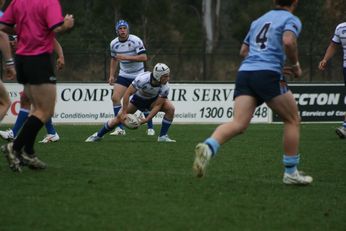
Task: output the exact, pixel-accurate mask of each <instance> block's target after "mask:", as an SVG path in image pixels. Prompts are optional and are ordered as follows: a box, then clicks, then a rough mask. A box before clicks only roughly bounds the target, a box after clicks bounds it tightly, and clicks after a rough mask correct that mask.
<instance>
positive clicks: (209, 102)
mask: <svg viewBox="0 0 346 231" xmlns="http://www.w3.org/2000/svg"><path fill="white" fill-rule="evenodd" d="M5 85H6V88H7V90H8V92H9V95H10V98H11V101H12V105H11V108H10V110H9V111H8V113H7V116H6V117H5V118H4V120H3V121H2V122H3V123H7V124H12V123H14V122H15V119H16V116H17V115H18V112H19V109H20V101H19V100H20V92H21V91H22V85H19V84H16V83H6V84H5ZM170 87H171V91H170V94H169V99H170V100H172V102H173V104H174V106H175V108H176V111H175V118H174V123H206V124H207V123H209V124H210V123H223V122H226V121H228V120H230V119H232V117H233V113H234V112H233V110H234V107H233V93H234V84H231V83H230V84H219V83H216V84H213V83H208V84H205V83H204V84H180V83H179V84H171V85H170ZM291 89H292V91H293V92H294V96H295V98H296V100H297V103H298V105H299V109H300V115H301V117H302V121H340V120H342V116H343V113H344V111H345V103H346V96H345V88H344V86H342V85H341V84H339V85H338V84H334V85H310V84H309V85H301V84H300V85H292V86H291ZM112 91H113V88H112V86H109V85H107V84H105V83H97V84H95V83H59V84H57V103H56V110H55V114H54V116H53V121H54V123H63V124H69V123H76V124H77V123H78V124H79V123H84V124H88V123H91V124H97V123H104V122H105V121H107V120H108V119H110V118H112V117H113V116H114V115H113V110H112V101H111V95H112ZM162 117H163V113H159V114H157V115H156V116H155V118H154V123H161V120H162ZM273 121H274V122H276V121H280V120H279V118H278V117H277V115H275V114H274V115H273V113H272V111H271V110H270V109H269V108H268V107H267V105H266V104H263V105H261V106H260V107H258V108H257V109H256V111H255V113H254V115H253V119H252V121H251V122H252V123H270V122H273Z"/></svg>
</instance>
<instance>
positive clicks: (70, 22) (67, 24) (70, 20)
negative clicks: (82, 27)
mask: <svg viewBox="0 0 346 231" xmlns="http://www.w3.org/2000/svg"><path fill="white" fill-rule="evenodd" d="M73 26H74V17H73V15H72V14H66V16H65V18H64V23H63V24H62V25H60V26H58V27H56V28H54V32H55V33H61V32H64V31H67V30H70V29H72V27H73Z"/></svg>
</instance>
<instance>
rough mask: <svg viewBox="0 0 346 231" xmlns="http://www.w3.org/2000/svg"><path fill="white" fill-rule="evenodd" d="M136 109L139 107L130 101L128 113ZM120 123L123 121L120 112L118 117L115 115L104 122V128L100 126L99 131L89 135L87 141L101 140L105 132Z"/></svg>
mask: <svg viewBox="0 0 346 231" xmlns="http://www.w3.org/2000/svg"><path fill="white" fill-rule="evenodd" d="M136 111H137V108H136V107H135V106H134V105H133V104H132V103H129V106H128V109H127V112H128V113H135V112H136ZM120 123H121V120H120V114H119V113H118V115H117V116H116V117H114V118H112V119H110V120H108V121H107V122H106V123H104V125H103V126H102V128H100V130H98V131H97V132H95V133H94V134H92V135H91V136H89V137H88V138H87V139H86V140H85V142H88V143H89V142H96V141H100V140H101V139H102V137H103V136H104V135H105V134H107V133H108V132H110V131H112V130H113V129H114V128H115V127H116V126H118V125H119V124H120Z"/></svg>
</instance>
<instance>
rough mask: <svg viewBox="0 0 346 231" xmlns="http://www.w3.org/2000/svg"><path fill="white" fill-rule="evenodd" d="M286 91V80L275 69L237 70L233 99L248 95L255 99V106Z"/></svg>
mask: <svg viewBox="0 0 346 231" xmlns="http://www.w3.org/2000/svg"><path fill="white" fill-rule="evenodd" d="M287 91H288V87H287V83H286V80H285V79H284V78H283V77H282V75H281V74H280V73H278V72H275V71H266V70H264V71H239V72H238V74H237V79H236V84H235V91H234V99H235V98H236V97H237V96H240V95H250V96H253V97H255V98H256V99H257V106H259V105H261V104H262V103H263V102H267V101H269V100H271V99H272V98H274V97H276V96H278V95H282V94H285V93H286V92H287Z"/></svg>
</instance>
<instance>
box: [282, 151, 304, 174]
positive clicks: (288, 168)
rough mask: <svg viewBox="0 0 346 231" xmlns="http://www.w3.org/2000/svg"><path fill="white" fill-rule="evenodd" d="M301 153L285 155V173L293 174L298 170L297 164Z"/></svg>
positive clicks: (283, 160)
mask: <svg viewBox="0 0 346 231" xmlns="http://www.w3.org/2000/svg"><path fill="white" fill-rule="evenodd" d="M299 159H300V155H299V154H297V155H295V156H288V155H286V154H285V155H284V156H283V159H282V162H283V163H284V166H285V173H288V174H292V173H294V172H295V171H297V165H298V164H299Z"/></svg>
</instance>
